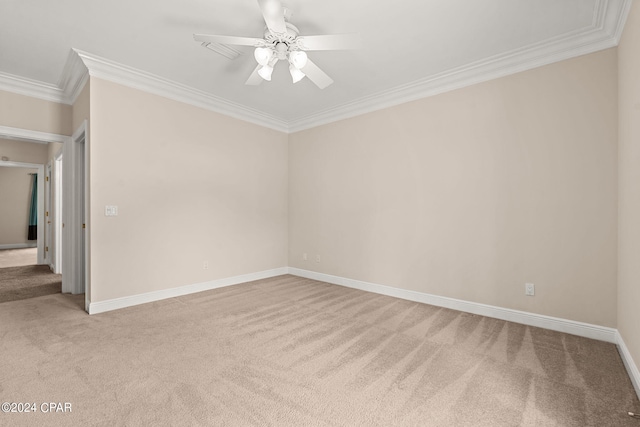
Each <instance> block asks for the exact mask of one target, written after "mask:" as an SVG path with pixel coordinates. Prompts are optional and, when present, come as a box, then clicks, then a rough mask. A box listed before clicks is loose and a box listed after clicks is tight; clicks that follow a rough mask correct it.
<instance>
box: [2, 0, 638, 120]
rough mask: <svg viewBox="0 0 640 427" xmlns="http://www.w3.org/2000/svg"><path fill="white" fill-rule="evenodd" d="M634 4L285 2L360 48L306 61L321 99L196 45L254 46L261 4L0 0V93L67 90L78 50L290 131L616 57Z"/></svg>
mask: <svg viewBox="0 0 640 427" xmlns="http://www.w3.org/2000/svg"><path fill="white" fill-rule="evenodd" d="M630 2H631V0H483V1H478V0H398V1H394V2H390V1H371V0H347V1H344V0H342V1H339V0H322V1H320V0H317V1H310V0H305V1H303V0H286V1H284V4H285V5H286V6H287V7H288V8H289V9H291V10H292V12H293V16H292V17H291V22H292V23H293V24H294V25H296V26H297V27H298V28H299V30H300V33H301V35H315V34H340V33H351V32H357V33H360V35H361V38H362V40H363V47H362V48H361V49H359V50H356V51H318V52H310V53H309V57H310V58H311V59H313V61H314V62H315V63H316V64H317V65H318V66H320V67H321V68H322V69H323V70H324V71H325V72H326V73H327V74H329V75H330V76H331V77H332V78H333V79H334V81H335V83H334V84H333V85H331V86H329V87H328V88H326V89H324V90H320V89H318V88H317V87H316V86H315V85H314V84H313V83H312V82H310V81H309V80H308V79H304V80H302V81H301V82H299V83H297V84H295V85H294V84H292V83H291V79H290V76H289V73H288V69H287V67H286V66H285V65H283V64H278V65H276V69H275V71H274V73H273V79H272V81H271V82H263V83H262V84H261V85H259V86H245V85H244V82H245V80H246V79H247V77H248V76H249V75H250V74H251V72H252V71H253V69H254V68H255V66H256V64H255V60H254V59H253V54H252V48H251V47H238V50H242V51H243V53H244V54H243V55H241V56H240V57H239V58H237V59H235V60H229V59H227V58H225V57H223V56H221V55H218V54H216V53H214V52H212V51H210V50H208V49H205V48H203V47H201V46H200V44H199V43H197V42H195V41H193V37H192V35H193V33H205V34H226V35H237V36H247V37H261V36H262V32H263V29H264V21H263V18H262V15H261V12H260V8H259V6H258V3H257V1H256V0H109V1H99V0H61V1H50V0H2V1H1V2H0V89H5V90H7V89H9V90H11V87H12V86H13V87H14V88H15V87H19V88H24V87H26V86H29V85H31V86H35V87H37V86H39V85H40V86H43V87H46V86H49V87H51V86H54V87H58V86H62V83H61V82H63V81H64V78H65V77H64V76H63V71H64V69H65V63H66V62H67V60H68V58H69V55H70V52H71V49H72V48H73V49H78V50H79V51H81V52H82V53H83V55H85V57H95V58H104V61H102V62H103V63H108V64H109V66H110V67H111V69H113V67H119V66H120V65H123V66H126V67H128V68H126V69H127V70H128V72H129V73H130V74H131V73H137V71H140V72H143V73H142V75H143V76H146V75H147V74H146V73H149V74H151V75H155V76H158V77H160V79H156V80H157V81H162V82H164V83H163V84H166V85H169V86H171V85H174V84H178V87H180V88H183V89H184V87H185V86H186V87H189V88H192V89H195V90H197V93H198V94H199V97H200V101H201V102H200V104H202V103H203V102H202V99H204V98H207V97H209V98H208V101H207V102H209V103H210V104H211V107H212V109H214V110H218V111H225V109H229V111H232V112H233V113H232V114H231V115H234V116H238V117H243V116H245V117H243V118H245V119H247V120H250V121H253V122H260V123H261V124H266V125H268V126H271V127H274V128H277V129H280V130H284V131H293V130H298V129H302V128H305V127H310V126H312V125H316V124H319V123H325V122H328V121H331V120H335V119H338V118H342V117H347V116H350V115H355V114H359V113H361V112H364V111H371V110H373V109H377V108H380V107H382V106H387V105H393V104H397V103H400V102H404V101H406V100H410V99H416V98H419V97H423V96H428V95H430V94H434V93H438V92H442V91H444V90H449V89H452V88H456V87H462V86H465V85H468V84H472V83H475V82H477V81H483V80H487V79H490V78H494V77H498V76H501V75H506V74H510V73H513V72H517V71H521V70H525V69H529V68H532V67H535V66H539V65H544V64H548V63H551V62H555V61H558V60H562V59H566V58H569V57H572V56H577V55H581V54H585V53H589V52H594V51H597V50H601V49H605V48H608V47H613V46H615V45H617V43H618V40H619V36H620V33H621V31H622V27H623V25H624V20H625V19H626V13H627V12H628V9H629V7H630ZM83 59H84V58H83ZM89 62H90V61H89ZM85 63H87V62H85ZM88 66H89V70H90V72H91V70H92V66H91V65H88ZM120 68H122V67H120ZM136 70H137V71H136ZM92 74H94V73H92ZM95 75H100V76H101V77H106V78H109V73H108V72H105V73H102V74H99V73H95ZM147 77H148V76H147ZM137 78H138V81H139V79H140V73H138V74H137ZM122 79H123V77H122V76H121V79H120V80H122ZM124 79H125V80H126V78H124ZM113 80H117V79H113ZM34 81H35V82H34ZM132 85H133V84H132ZM61 89H64V88H61ZM174 89H175V86H174ZM16 91H19V90H16ZM174 92H175V90H174ZM187 97H188V96H187ZM203 97H204V98H203ZM183 98H184V96H183V97H182V98H181V99H183Z"/></svg>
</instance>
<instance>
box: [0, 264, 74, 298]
mask: <svg viewBox="0 0 640 427" xmlns="http://www.w3.org/2000/svg"><path fill="white" fill-rule="evenodd" d="M59 292H62V275H60V274H53V273H52V272H51V270H50V269H49V266H47V265H26V266H22V267H7V268H0V303H3V302H7V301H16V300H21V299H27V298H34V297H39V296H42V295H49V294H55V293H59Z"/></svg>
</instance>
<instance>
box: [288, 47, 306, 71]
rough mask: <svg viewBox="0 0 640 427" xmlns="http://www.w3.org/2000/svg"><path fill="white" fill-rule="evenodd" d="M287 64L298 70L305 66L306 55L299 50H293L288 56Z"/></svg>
mask: <svg viewBox="0 0 640 427" xmlns="http://www.w3.org/2000/svg"><path fill="white" fill-rule="evenodd" d="M289 62H290V63H291V65H293V66H294V67H296V68H297V69H298V70H301V69H302V68H304V66H305V65H307V53H306V52H303V51H301V50H294V51H293V52H291V53H290V54H289Z"/></svg>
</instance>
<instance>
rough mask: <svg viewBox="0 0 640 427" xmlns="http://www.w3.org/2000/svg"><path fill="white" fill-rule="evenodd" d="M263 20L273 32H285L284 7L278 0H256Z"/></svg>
mask: <svg viewBox="0 0 640 427" xmlns="http://www.w3.org/2000/svg"><path fill="white" fill-rule="evenodd" d="M258 4H259V5H260V9H261V10H262V16H264V22H265V23H266V24H267V28H269V30H271V32H273V33H280V34H282V33H286V32H287V26H286V25H285V23H284V9H283V7H282V3H280V0H258Z"/></svg>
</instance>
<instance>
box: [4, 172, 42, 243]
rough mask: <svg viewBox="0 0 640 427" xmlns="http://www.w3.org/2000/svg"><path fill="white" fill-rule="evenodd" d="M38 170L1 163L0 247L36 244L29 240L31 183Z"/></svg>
mask: <svg viewBox="0 0 640 427" xmlns="http://www.w3.org/2000/svg"><path fill="white" fill-rule="evenodd" d="M29 173H38V169H27V168H14V167H2V163H1V162H0V201H1V202H0V245H15V244H25V243H30V244H35V241H30V240H27V226H28V225H29V208H30V206H31V186H32V185H31V183H32V177H31V175H29Z"/></svg>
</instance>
